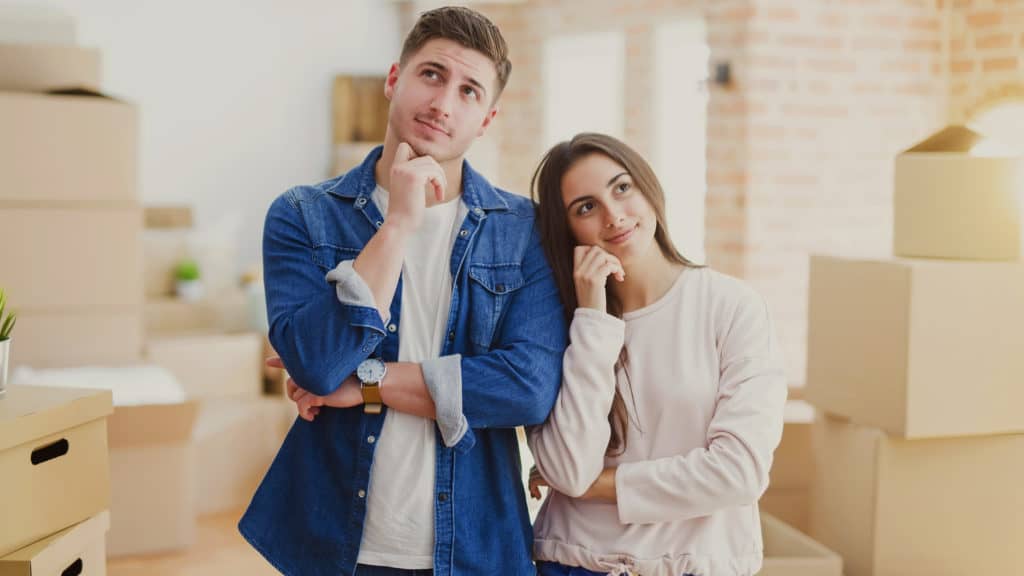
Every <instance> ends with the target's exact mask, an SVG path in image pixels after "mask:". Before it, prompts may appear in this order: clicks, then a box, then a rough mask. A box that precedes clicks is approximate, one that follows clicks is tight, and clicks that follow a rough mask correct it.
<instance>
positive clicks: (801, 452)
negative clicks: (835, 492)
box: [759, 400, 817, 532]
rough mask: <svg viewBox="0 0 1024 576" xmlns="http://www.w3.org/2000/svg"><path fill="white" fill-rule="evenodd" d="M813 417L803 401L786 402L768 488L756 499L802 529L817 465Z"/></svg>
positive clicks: (807, 517)
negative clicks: (812, 445)
mask: <svg viewBox="0 0 1024 576" xmlns="http://www.w3.org/2000/svg"><path fill="white" fill-rule="evenodd" d="M813 418H814V409H813V408H812V407H811V406H810V405H809V404H807V402H804V401H802V400H790V401H788V402H786V412H785V424H784V426H783V429H782V442H780V443H779V446H778V448H776V449H775V456H774V459H773V461H772V469H771V473H770V481H769V483H768V490H767V491H766V492H765V493H764V494H763V495H762V496H761V501H760V502H759V504H760V507H761V510H762V512H768V513H769V514H772V515H774V516H777V517H778V518H779V519H780V520H783V521H785V522H786V523H788V524H790V525H792V526H793V527H795V528H797V529H799V530H801V531H803V532H807V531H808V528H809V525H810V506H811V504H810V502H811V484H812V482H813V481H814V475H815V468H816V465H817V463H816V461H815V458H814V451H813V450H812V449H811V423H812V421H813Z"/></svg>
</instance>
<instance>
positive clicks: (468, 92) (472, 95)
mask: <svg viewBox="0 0 1024 576" xmlns="http://www.w3.org/2000/svg"><path fill="white" fill-rule="evenodd" d="M462 93H463V94H465V95H466V96H469V97H470V98H479V97H480V95H479V93H477V91H476V90H475V89H474V88H470V87H469V86H466V87H465V88H463V89H462Z"/></svg>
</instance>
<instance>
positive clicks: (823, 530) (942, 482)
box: [811, 417, 1024, 576]
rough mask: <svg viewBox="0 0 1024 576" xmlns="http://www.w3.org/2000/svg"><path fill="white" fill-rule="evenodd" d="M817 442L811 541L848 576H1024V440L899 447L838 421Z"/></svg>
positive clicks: (828, 420)
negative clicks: (835, 557)
mask: <svg viewBox="0 0 1024 576" xmlns="http://www.w3.org/2000/svg"><path fill="white" fill-rule="evenodd" d="M814 434H815V436H814V442H815V450H816V451H817V453H818V457H819V459H820V466H818V479H817V480H816V481H815V483H814V487H813V491H814V492H813V497H812V499H811V536H812V537H814V538H815V539H816V540H818V541H819V542H821V543H823V544H825V545H826V546H828V547H829V548H831V549H833V550H835V551H836V552H838V553H839V554H840V555H841V556H842V557H843V561H844V565H845V570H846V575H847V576H925V575H927V576H942V575H949V576H953V575H959V574H1020V570H1021V567H1022V566H1024V547H1021V543H1022V542H1024V521H1022V519H1024V498H1020V493H1021V492H1020V491H1021V486H1024V458H1022V455H1024V435H1021V434H1016V435H1009V434H1008V435H1002V436H987V437H976V438H949V439H932V440H900V439H896V438H892V437H888V436H886V435H885V434H884V433H883V432H882V431H881V430H878V429H877V428H869V427H864V426H857V425H854V424H851V423H849V422H844V421H841V420H838V419H835V418H832V417H823V418H820V419H819V420H818V421H817V422H816V423H815V429H814Z"/></svg>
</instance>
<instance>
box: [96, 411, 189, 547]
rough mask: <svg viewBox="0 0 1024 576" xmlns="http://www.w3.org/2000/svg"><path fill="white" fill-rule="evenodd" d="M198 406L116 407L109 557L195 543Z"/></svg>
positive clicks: (112, 425)
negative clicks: (193, 437)
mask: <svg viewBox="0 0 1024 576" xmlns="http://www.w3.org/2000/svg"><path fill="white" fill-rule="evenodd" d="M198 409H199V405H198V403H197V402H185V403H182V404H149V405H144V406H118V407H117V408H116V409H115V410H114V414H113V415H112V416H111V417H110V482H111V487H112V495H113V498H112V500H111V503H110V536H109V537H108V540H107V553H108V555H110V556H121V555H129V554H146V553H150V552H160V551H166V550H178V549H182V548H188V547H189V546H191V545H192V544H193V542H194V541H195V536H196V513H195V486H194V476H195V469H194V466H195V461H194V452H193V451H194V446H193V443H192V428H193V425H194V424H195V420H196V413H197V411H198Z"/></svg>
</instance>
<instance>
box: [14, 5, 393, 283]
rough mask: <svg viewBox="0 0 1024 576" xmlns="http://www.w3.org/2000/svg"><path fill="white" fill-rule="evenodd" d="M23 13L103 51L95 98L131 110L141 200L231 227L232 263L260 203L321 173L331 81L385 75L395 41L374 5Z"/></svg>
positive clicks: (250, 244)
mask: <svg viewBox="0 0 1024 576" xmlns="http://www.w3.org/2000/svg"><path fill="white" fill-rule="evenodd" d="M25 4H26V2H25V0H19V1H12V0H0V6H4V5H6V6H7V7H8V8H10V7H11V6H14V5H25ZM31 5H32V6H35V7H41V6H46V7H50V8H53V9H57V10H60V11H63V12H64V13H66V14H68V15H70V16H72V17H74V18H75V20H76V22H77V31H78V42H79V44H82V45H86V46H95V47H98V48H100V49H101V50H102V52H103V59H104V65H103V73H104V87H105V89H106V90H107V91H109V92H111V93H112V94H114V95H116V96H119V97H123V98H125V99H127V100H131V101H133V102H135V103H137V104H138V105H139V107H140V111H141V137H140V142H141V150H140V162H141V166H140V186H141V189H140V194H141V197H142V199H143V201H144V202H146V203H182V202H184V203H191V204H193V205H194V206H195V209H196V217H197V223H198V225H199V226H200V227H202V228H209V227H222V228H223V229H224V230H231V229H232V226H237V230H238V232H237V238H238V241H239V242H240V246H239V252H240V260H241V261H240V263H239V265H240V267H243V266H246V265H248V264H252V263H255V262H257V261H258V260H259V258H260V242H261V234H262V228H263V218H264V215H265V214H266V209H267V206H268V205H269V204H270V202H271V201H272V200H273V199H274V198H275V197H276V196H277V195H278V194H280V193H281V192H283V191H284V190H285V189H287V188H288V187H289V186H292V185H295V184H299V183H311V182H317V181H319V180H322V179H324V178H325V177H326V175H327V172H328V168H329V164H330V160H329V159H330V156H331V150H330V148H331V116H330V87H331V79H332V77H333V76H334V75H335V74H338V73H374V74H384V73H386V72H387V67H388V65H389V64H390V63H391V62H392V61H393V60H394V59H396V58H397V56H398V52H399V50H400V44H401V32H400V30H399V14H398V7H397V5H396V4H394V3H392V2H382V1H380V0H304V1H303V2H285V1H284V0H246V1H244V2H243V1H240V0H237V1H230V0H175V1H161V0H49V1H42V0H40V1H38V2H33V3H31ZM381 89H382V90H383V86H382V87H381Z"/></svg>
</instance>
